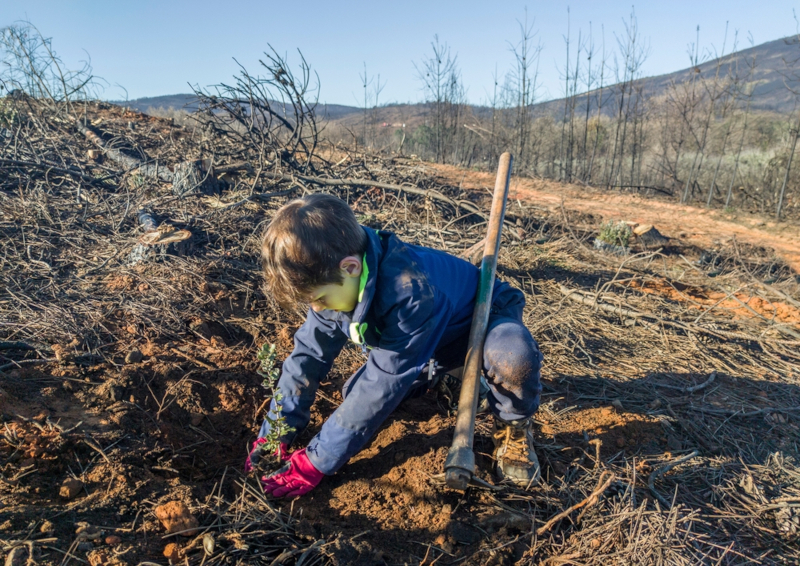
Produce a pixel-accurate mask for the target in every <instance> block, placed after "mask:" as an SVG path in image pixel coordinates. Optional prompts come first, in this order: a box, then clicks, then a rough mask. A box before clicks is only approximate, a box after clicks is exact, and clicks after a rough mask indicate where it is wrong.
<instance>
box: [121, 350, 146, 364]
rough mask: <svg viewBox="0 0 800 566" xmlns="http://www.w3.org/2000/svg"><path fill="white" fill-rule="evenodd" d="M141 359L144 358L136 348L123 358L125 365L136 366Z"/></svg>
mask: <svg viewBox="0 0 800 566" xmlns="http://www.w3.org/2000/svg"><path fill="white" fill-rule="evenodd" d="M143 358H144V356H142V353H141V352H140V351H139V350H137V349H136V348H134V349H133V350H131V351H130V352H128V354H127V355H126V356H125V363H126V364H138V363H139V362H141V361H142V359H143Z"/></svg>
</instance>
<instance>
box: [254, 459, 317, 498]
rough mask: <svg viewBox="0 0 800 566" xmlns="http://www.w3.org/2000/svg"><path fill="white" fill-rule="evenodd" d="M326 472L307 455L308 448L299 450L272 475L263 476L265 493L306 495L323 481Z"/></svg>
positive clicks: (280, 495)
mask: <svg viewBox="0 0 800 566" xmlns="http://www.w3.org/2000/svg"><path fill="white" fill-rule="evenodd" d="M323 477H325V474H323V473H322V472H320V471H319V470H317V469H316V468H315V467H314V464H312V463H311V461H310V460H309V459H308V456H306V449H305V448H303V449H302V450H298V451H297V452H294V453H293V454H292V457H291V458H289V463H288V464H286V465H285V466H284V467H282V468H281V469H280V470H278V471H277V472H275V473H274V474H272V475H271V476H265V477H263V478H261V482H262V487H263V488H264V493H266V494H267V495H271V496H273V497H297V496H300V495H305V494H306V493H308V492H309V491H311V490H312V489H314V488H315V487H317V484H319V482H321V481H322V478H323Z"/></svg>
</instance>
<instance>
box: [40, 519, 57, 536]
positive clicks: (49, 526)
mask: <svg viewBox="0 0 800 566" xmlns="http://www.w3.org/2000/svg"><path fill="white" fill-rule="evenodd" d="M54 530H56V527H55V525H54V524H53V523H51V522H50V521H45V522H44V523H42V526H41V527H39V532H42V533H52V532H53V531H54Z"/></svg>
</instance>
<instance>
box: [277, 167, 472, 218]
mask: <svg viewBox="0 0 800 566" xmlns="http://www.w3.org/2000/svg"><path fill="white" fill-rule="evenodd" d="M262 175H263V176H264V177H266V178H268V179H273V180H276V181H295V180H297V179H300V180H301V181H305V182H307V183H315V184H317V185H327V186H331V187H341V186H350V187H378V188H379V189H387V190H390V191H399V192H405V193H409V194H412V195H420V196H423V197H428V198H432V199H433V200H438V201H440V202H444V203H447V204H449V205H450V206H452V207H453V208H455V209H456V210H458V209H459V208H463V209H465V210H469V211H470V212H474V213H475V214H477V215H478V216H480V217H481V218H484V219H486V218H488V217H487V215H486V214H485V213H484V212H483V211H482V210H481V209H480V208H478V207H477V206H476V205H474V204H472V203H471V202H466V201H455V200H453V199H451V198H450V197H446V196H444V195H443V194H442V193H440V192H438V191H432V190H430V189H418V188H416V187H406V186H403V185H393V184H391V183H382V182H380V181H371V180H363V179H327V178H325V177H312V176H309V175H284V174H282V173H269V172H265V173H262Z"/></svg>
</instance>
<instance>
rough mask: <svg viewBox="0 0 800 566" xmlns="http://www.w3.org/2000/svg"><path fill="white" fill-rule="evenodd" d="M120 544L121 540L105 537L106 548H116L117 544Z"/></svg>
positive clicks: (113, 536) (114, 537)
mask: <svg viewBox="0 0 800 566" xmlns="http://www.w3.org/2000/svg"><path fill="white" fill-rule="evenodd" d="M121 542H122V539H121V538H119V537H118V536H116V535H109V536H107V537H106V544H107V545H108V546H117V545H118V544H119V543H121Z"/></svg>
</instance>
